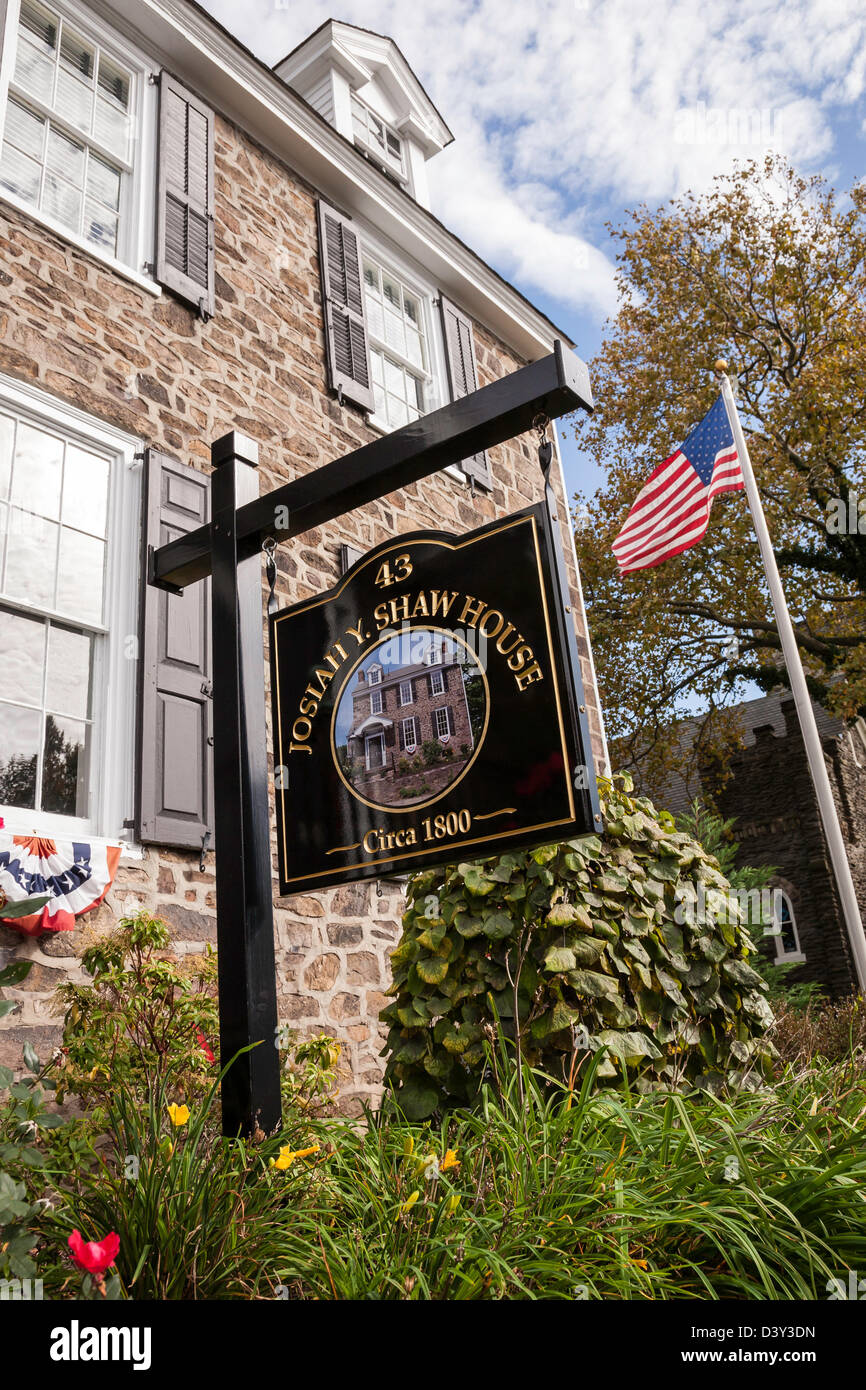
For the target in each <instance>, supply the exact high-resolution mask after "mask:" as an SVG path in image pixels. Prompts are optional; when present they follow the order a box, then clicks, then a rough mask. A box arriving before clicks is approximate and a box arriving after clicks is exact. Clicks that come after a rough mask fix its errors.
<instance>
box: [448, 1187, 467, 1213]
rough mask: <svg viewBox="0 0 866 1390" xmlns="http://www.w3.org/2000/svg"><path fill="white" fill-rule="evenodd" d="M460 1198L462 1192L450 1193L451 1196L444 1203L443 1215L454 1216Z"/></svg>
mask: <svg viewBox="0 0 866 1390" xmlns="http://www.w3.org/2000/svg"><path fill="white" fill-rule="evenodd" d="M462 1196H463V1193H462V1192H452V1193H451V1196H450V1197H449V1198H448V1201H447V1202H446V1203H445V1215H446V1216H453V1215H454V1213H455V1211H456V1210H457V1208H458V1207H459V1205H460V1198H461V1197H462Z"/></svg>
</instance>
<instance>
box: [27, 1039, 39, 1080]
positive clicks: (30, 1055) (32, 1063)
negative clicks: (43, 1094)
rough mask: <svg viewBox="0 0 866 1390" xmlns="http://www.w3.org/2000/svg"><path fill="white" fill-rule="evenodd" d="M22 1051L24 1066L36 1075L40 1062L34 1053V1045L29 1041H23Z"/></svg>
mask: <svg viewBox="0 0 866 1390" xmlns="http://www.w3.org/2000/svg"><path fill="white" fill-rule="evenodd" d="M23 1051H24V1065H25V1067H26V1068H27V1070H28V1071H31V1072H33V1073H34V1075H37V1076H38V1074H39V1070H40V1063H39V1058H38V1056H37V1055H36V1049H35V1047H34V1046H33V1044H32V1043H31V1042H25V1044H24V1049H23Z"/></svg>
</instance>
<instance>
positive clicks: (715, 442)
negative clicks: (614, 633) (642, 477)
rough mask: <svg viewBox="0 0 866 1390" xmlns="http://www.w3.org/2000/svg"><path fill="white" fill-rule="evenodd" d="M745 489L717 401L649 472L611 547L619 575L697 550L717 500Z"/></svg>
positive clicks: (721, 406) (727, 425) (724, 413)
mask: <svg viewBox="0 0 866 1390" xmlns="http://www.w3.org/2000/svg"><path fill="white" fill-rule="evenodd" d="M743 485H744V484H743V474H742V472H741V470H740V460H739V456H738V454H737V447H736V445H735V444H734V436H733V434H732V433H731V426H730V423H729V421H728V415H727V411H726V410H725V402H724V401H723V399H722V397H721V396H720V397H719V399H718V400H717V401H716V403H715V405H714V406H713V408H712V409H711V410H710V411H709V412H708V413H707V414H706V415H705V416H704V418H703V420H702V421H701V423H700V424H699V425H696V426H695V428H694V429H693V430H692V432H691V434H690V435H689V437H688V439H687V440H686V442H685V444H684V445H683V446H682V448H681V449H677V451H676V453H674V454H671V456H670V458H666V459H665V461H664V463H660V464H659V466H658V468H655V469H654V470H653V472H652V473H651V474H650V476H649V478H648V479H647V481H646V483H645V484H644V486H643V487H642V488H641V490H640V492H639V493H638V496H637V500H636V501H635V503H634V506H633V507H632V509H631V511H630V512H629V514H628V516H627V517H626V519H625V525H624V526H623V528H622V530H621V531H620V533H619V535H618V536H617V538H616V540H615V541H614V543H613V552H614V554H615V556H616V558H617V563H618V565H619V568H620V573H621V574H627V573H628V572H629V571H631V570H645V569H651V568H652V567H653V566H654V565H660V564H661V563H662V561H663V560H669V559H670V558H671V556H672V555H679V554H680V552H681V551H683V550H688V548H689V546H690V545H695V544H696V543H697V542H698V541H699V540H700V539H701V537H702V536H703V534H704V532H705V531H706V529H707V526H708V525H709V520H710V507H711V506H712V503H713V498H714V497H715V496H716V494H717V493H719V492H734V491H736V490H737V489H738V488H742V487H743Z"/></svg>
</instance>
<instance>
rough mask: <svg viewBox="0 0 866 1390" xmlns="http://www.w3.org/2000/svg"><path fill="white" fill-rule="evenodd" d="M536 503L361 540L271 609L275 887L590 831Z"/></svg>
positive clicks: (543, 521)
mask: <svg viewBox="0 0 866 1390" xmlns="http://www.w3.org/2000/svg"><path fill="white" fill-rule="evenodd" d="M560 592H561V590H560V584H559V579H558V571H557V562H556V556H555V553H554V548H553V538H552V535H551V528H550V523H549V520H548V514H547V510H546V508H545V507H544V506H543V505H538V506H533V507H529V508H527V509H526V510H525V511H522V512H519V513H517V514H516V515H513V516H510V517H507V518H505V519H504V520H501V521H497V522H494V523H492V524H491V525H489V526H484V527H482V528H481V529H480V530H477V531H473V532H472V533H471V534H469V535H466V536H452V535H448V534H444V533H440V532H429V531H426V532H416V533H414V534H412V535H408V536H402V537H399V538H397V539H395V540H391V541H388V542H387V543H386V544H384V545H381V546H379V547H378V548H377V549H376V550H373V551H370V552H369V553H368V554H367V555H365V556H364V557H363V558H362V559H361V560H359V561H358V562H357V563H356V564H355V565H354V566H353V567H352V568H351V569H350V570H349V572H348V573H347V574H346V575H345V576H344V577H343V579H342V580H341V581H340V583H339V585H338V586H337V587H336V588H334V589H332V590H330V591H329V592H328V593H325V594H320V595H318V596H317V597H315V598H312V599H307V600H304V601H303V602H302V603H298V604H295V605H294V606H293V607H291V608H287V609H283V610H282V611H280V612H278V613H276V614H274V615H273V616H272V618H271V625H270V638H271V643H270V645H271V693H272V704H273V738H274V769H275V786H276V809H277V829H278V843H279V873H280V892H281V893H295V892H299V891H307V890H309V889H313V888H320V887H326V886H328V885H330V884H335V883H340V882H344V881H346V880H350V879H362V878H375V877H382V876H385V875H392V874H398V873H407V872H409V871H410V870H416V869H419V868H423V867H425V866H429V865H432V864H437V863H443V862H450V861H455V860H467V859H480V858H483V857H484V856H485V855H489V854H493V853H501V852H504V851H506V850H507V849H509V848H518V847H524V846H528V845H532V844H541V843H544V842H548V841H554V840H563V839H569V838H571V837H573V836H576V835H581V834H586V833H587V832H588V831H590V830H592V829H593V828H595V829H597V828H598V824H597V822H596V815H597V809H598V807H597V799H596V793H595V777H594V774H592V773H591V771H590V768H591V755H590V752H589V742H588V733H587V726H586V720H585V713H584V710H583V693H582V689H581V686H580V675H579V669H578V664H577V659H576V649H575V648H574V646H573V643H574V638H573V627H572V626H571V620H570V617H567V616H566V615H565V613H564V612H563V609H562V599H561V597H560Z"/></svg>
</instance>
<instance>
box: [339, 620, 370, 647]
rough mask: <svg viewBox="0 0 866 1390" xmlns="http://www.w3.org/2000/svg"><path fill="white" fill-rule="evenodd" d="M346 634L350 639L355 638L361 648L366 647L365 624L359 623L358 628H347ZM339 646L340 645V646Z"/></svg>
mask: <svg viewBox="0 0 866 1390" xmlns="http://www.w3.org/2000/svg"><path fill="white" fill-rule="evenodd" d="M346 633H347V635H348V636H349V637H354V639H355V641H356V642H357V643H358V646H359V647H363V645H364V624H363V623H359V624H358V626H357V627H347V628H346ZM338 645H339V644H338Z"/></svg>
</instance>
